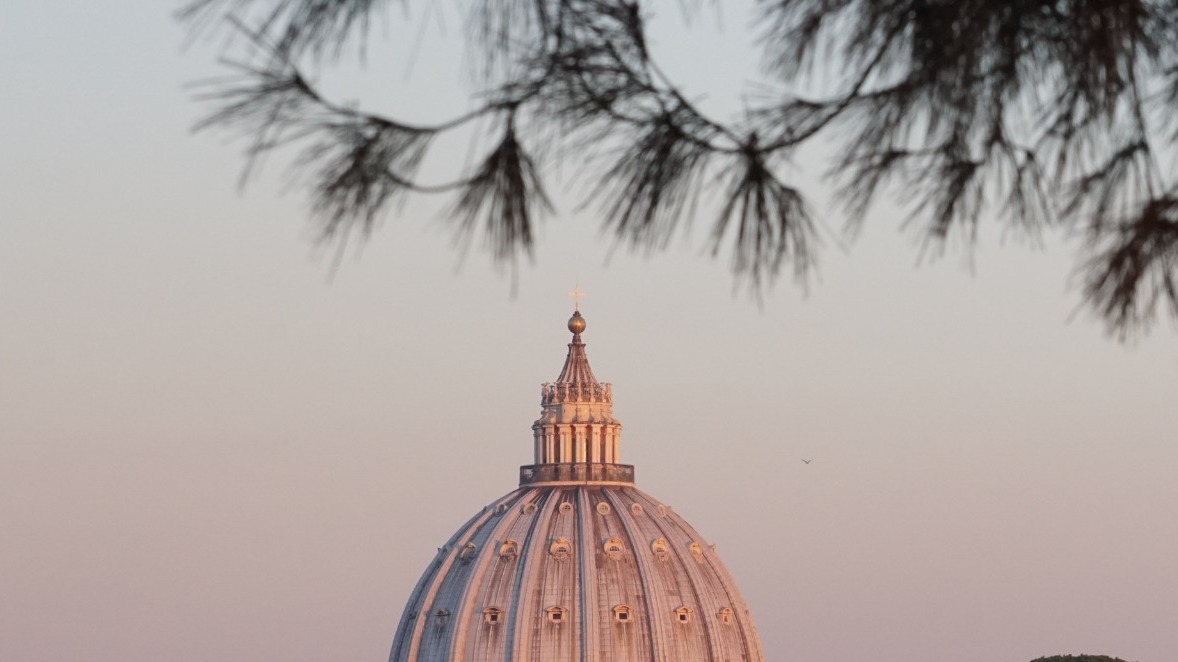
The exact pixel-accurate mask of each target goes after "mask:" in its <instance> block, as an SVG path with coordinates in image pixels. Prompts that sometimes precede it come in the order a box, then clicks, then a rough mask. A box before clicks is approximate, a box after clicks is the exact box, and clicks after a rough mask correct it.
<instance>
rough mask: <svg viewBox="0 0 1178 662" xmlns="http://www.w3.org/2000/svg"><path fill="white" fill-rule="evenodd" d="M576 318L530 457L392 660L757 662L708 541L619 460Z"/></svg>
mask: <svg viewBox="0 0 1178 662" xmlns="http://www.w3.org/2000/svg"><path fill="white" fill-rule="evenodd" d="M578 317H579V314H578ZM578 326H579V327H580V328H579V329H574V330H573V331H574V339H573V343H572V344H570V345H569V355H568V357H567V358H566V360H565V366H564V369H563V370H562V372H561V379H558V381H557V382H556V383H554V384H545V385H544V387H543V389H542V391H541V406H542V412H541V417H540V419H539V420H537V421H536V422H535V423H534V424H533V426H532V430H533V437H534V443H535V452H536V463H535V464H533V465H529V466H525V467H521V468H520V487H519V489H517V490H515V491H513V492H511V493H510V494H508V495H506V496H504V497H503V498H501V499H499V500H498V501H495V502H494V503H492V504H491V505H489V506H487V507H485V508H484V509H483V510H482V511H481V512H480V513H479V514H477V515H475V517H473V518H472V519H471V520H470V521H469V522H467V523H466V524H465V525H464V526H463V527H462V528H461V529H459V530H458V532H457V533H455V534H454V536H453V537H452V538H450V540H449V541H448V542H447V543H446V544H445V546H443V547H441V548H439V549H438V554H437V556H436V557H435V558H434V560H433V562H432V563H431V564H430V566H429V568H427V569H426V571H425V574H424V575H423V576H422V578H421V580H420V581H419V582H418V584H417V587H416V588H415V589H414V590H413V594H412V596H411V597H410V598H409V604H408V605H407V606H406V607H405V612H404V614H403V615H402V617H401V623H400V625H399V626H398V628H397V636H396V639H395V640H394V641H393V650H392V653H391V654H390V656H389V660H390V662H459V661H462V662H468V661H469V662H475V661H478V662H484V661H488V660H496V661H508V662H524V661H528V662H565V661H568V662H573V661H577V662H607V661H608V662H621V661H638V660H642V661H652V662H737V661H746V662H762V661H763V660H764V654H763V653H762V651H761V644H760V641H759V640H758V638H757V632H756V628H755V627H754V625H753V620H752V616H751V615H750V614H749V610H748V607H747V606H746V605H745V602H744V599H743V598H741V596H740V592H739V591H738V590H737V588H736V584H735V582H733V580H732V577H731V576H730V575H729V574H728V571H727V570H726V569H725V568H724V565H723V564H722V563H721V562H720V559H719V557H717V556H716V553H715V550H713V549H712V547H711V546H710V545H708V544H707V543H706V542H705V541H704V539H703V538H702V537H701V536H700V535H699V533H697V532H696V531H695V529H693V528H692V527H691V525H689V524H688V523H687V522H685V521H684V520H683V518H681V517H679V516H678V515H677V514H675V513H674V512H673V511H671V509H669V508H668V507H666V506H665V505H663V504H662V503H660V502H659V501H658V500H656V499H654V498H652V497H651V496H649V495H647V494H645V493H644V492H642V491H640V490H638V489H637V488H635V487H634V485H633V481H634V468H633V467H631V466H629V465H624V464H619V463H618V459H619V457H620V448H619V446H620V432H621V424H620V423H619V422H618V421H617V420H615V419H614V418H613V417H612V404H613V393H612V389H611V388H610V386H609V385H608V384H600V383H598V382H597V381H596V380H595V379H594V378H593V377H592V375H593V373H592V371H591V370H589V363H588V359H587V357H586V355H585V351H584V345H583V344H582V343H581V341H580V332H579V331H581V330H584V324H583V323H582V324H580V325H578ZM572 374H575V375H577V377H578V379H575V380H574V379H570V380H567V381H566V379H565V377H566V376H567V375H572Z"/></svg>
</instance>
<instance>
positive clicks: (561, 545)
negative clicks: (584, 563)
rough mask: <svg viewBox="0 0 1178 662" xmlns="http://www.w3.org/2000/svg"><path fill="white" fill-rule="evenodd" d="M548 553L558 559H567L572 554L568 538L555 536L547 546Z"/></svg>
mask: <svg viewBox="0 0 1178 662" xmlns="http://www.w3.org/2000/svg"><path fill="white" fill-rule="evenodd" d="M548 553H549V554H551V555H552V556H554V557H556V558H558V559H567V558H568V557H569V556H572V554H573V545H572V543H570V542H569V540H568V538H557V539H556V540H553V541H552V544H551V545H549V546H548Z"/></svg>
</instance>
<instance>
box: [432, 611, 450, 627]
mask: <svg viewBox="0 0 1178 662" xmlns="http://www.w3.org/2000/svg"><path fill="white" fill-rule="evenodd" d="M449 620H450V610H449V609H446V608H442V609H439V610H437V611H435V612H434V624H435V625H437V626H438V627H445V625H446V623H447V622H448V621H449Z"/></svg>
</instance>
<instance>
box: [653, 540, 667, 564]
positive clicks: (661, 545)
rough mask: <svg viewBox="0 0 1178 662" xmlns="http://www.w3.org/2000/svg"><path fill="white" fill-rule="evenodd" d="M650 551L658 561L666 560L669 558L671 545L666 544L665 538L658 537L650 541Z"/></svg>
mask: <svg viewBox="0 0 1178 662" xmlns="http://www.w3.org/2000/svg"><path fill="white" fill-rule="evenodd" d="M650 551H651V552H653V553H654V557H655V558H656V559H658V560H660V561H666V560H667V559H669V558H671V547H670V545H668V544H667V539H666V538H659V539H658V540H656V541H654V542H652V543H650Z"/></svg>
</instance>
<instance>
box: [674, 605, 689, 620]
mask: <svg viewBox="0 0 1178 662" xmlns="http://www.w3.org/2000/svg"><path fill="white" fill-rule="evenodd" d="M675 620H676V621H678V622H680V623H690V622H691V607H680V608H678V609H676V610H675Z"/></svg>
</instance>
